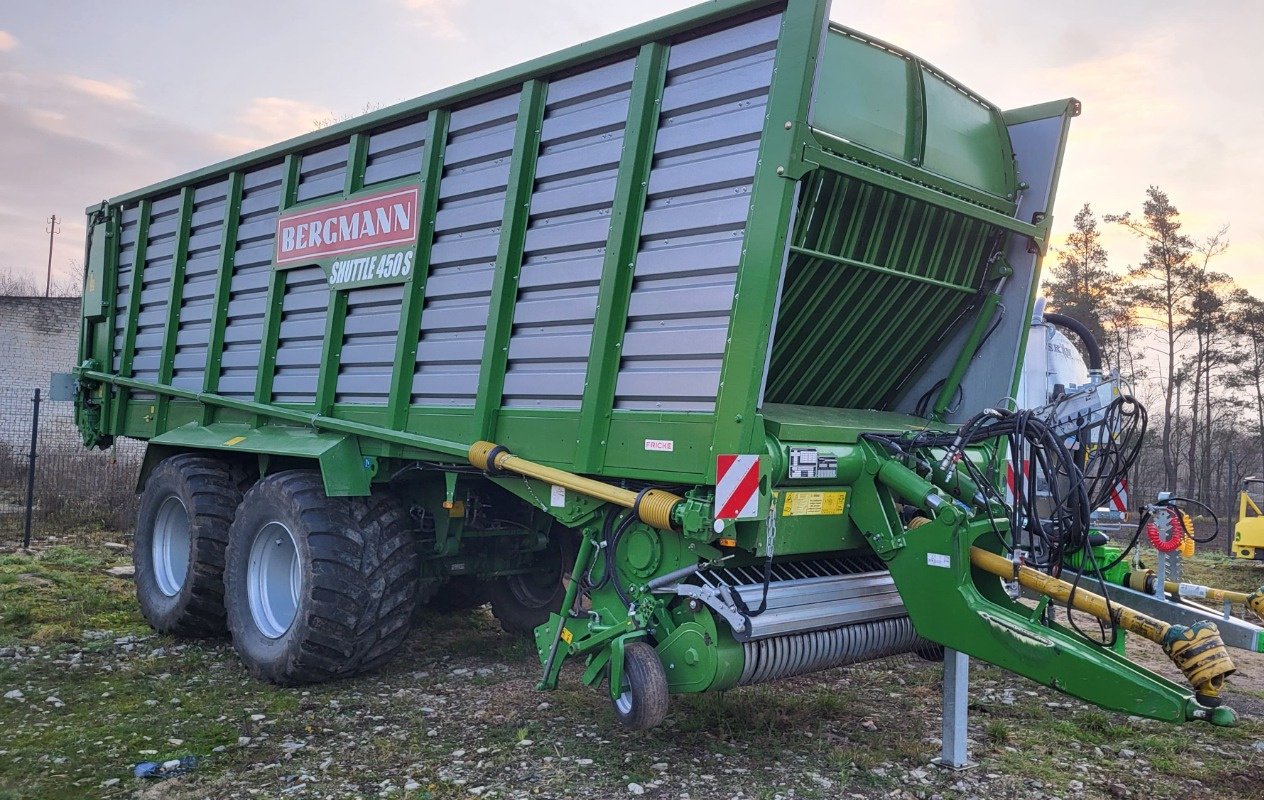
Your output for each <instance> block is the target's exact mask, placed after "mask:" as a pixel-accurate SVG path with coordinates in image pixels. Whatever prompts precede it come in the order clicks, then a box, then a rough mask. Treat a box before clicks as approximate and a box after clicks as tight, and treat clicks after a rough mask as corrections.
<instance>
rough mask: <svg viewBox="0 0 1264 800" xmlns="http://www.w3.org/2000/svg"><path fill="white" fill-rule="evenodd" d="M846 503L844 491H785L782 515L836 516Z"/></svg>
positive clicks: (841, 511)
mask: <svg viewBox="0 0 1264 800" xmlns="http://www.w3.org/2000/svg"><path fill="white" fill-rule="evenodd" d="M846 503H847V493H846V492H786V502H785V504H784V505H783V506H782V507H781V516H783V517H821V516H837V515H839V514H841V513H843V506H844V505H846Z"/></svg>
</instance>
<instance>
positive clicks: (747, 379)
mask: <svg viewBox="0 0 1264 800" xmlns="http://www.w3.org/2000/svg"><path fill="white" fill-rule="evenodd" d="M824 33H825V4H824V3H817V2H795V1H794V0H792V2H790V3H789V4H788V5H787V6H786V10H785V12H784V13H783V15H782V19H781V33H780V36H779V38H778V43H777V54H776V57H775V60H774V62H773V79H772V86H771V87H770V89H769V93H768V112H767V115H766V116H765V122H764V131H763V135H762V137H761V144H760V149H759V162H758V167H757V168H756V173H755V180H754V184H753V185H752V187H751V201H750V208H751V211H750V215H749V217H748V218H747V220H746V245H745V249H744V251H743V253H742V258H741V264H740V266H739V267H738V276H737V285H736V286H735V287H734V293H733V308H732V314H731V316H730V318H729V328H728V335H727V339H726V341H727V353H726V355H725V359H724V366H723V368H722V369H721V372H720V386H719V391H718V393H717V396H716V401H715V433H714V435H713V439H712V445H711V446H712V450H713V452H714V453H715V454H721V453H748V452H756V451H757V449H758V448H762V446H763V430H762V428H761V427H760V426H759V425H757V422H758V420H757V419H756V418H755V416H756V415H755V410H756V403H757V402H758V401H757V398H758V397H759V395H760V394H761V386H762V382H763V375H764V366H765V365H766V364H767V357H768V348H769V341H770V339H771V337H772V316H773V309H774V308H775V306H776V302H777V297H776V295H777V287H778V285H779V284H780V281H781V272H782V269H783V267H784V265H785V263H786V256H787V253H786V245H787V239H788V238H789V233H790V221H791V219H792V218H793V216H794V205H795V198H796V197H797V195H798V192H797V188H798V185H799V184H798V182H797V181H795V180H793V179H792V178H791V177H790V175H788V174H787V173H788V172H789V171H790V170H791V168H792V167H793V166H794V165H795V164H796V163H798V162H799V161H800V160H801V156H802V140H801V133H800V131H799V126H798V125H796V122H797V121H798V120H803V119H806V118H807V115H808V109H809V107H810V105H811V100H812V85H813V83H814V81H815V79H816V63H817V58H818V56H819V54H820V51H821V37H822V36H823V35H824ZM714 472H715V462H714V461H712V462H711V464H710V466H709V467H708V473H709V474H710V475H712V476H713V475H714Z"/></svg>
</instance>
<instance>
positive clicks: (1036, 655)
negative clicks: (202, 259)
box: [851, 462, 1210, 722]
mask: <svg viewBox="0 0 1264 800" xmlns="http://www.w3.org/2000/svg"><path fill="white" fill-rule="evenodd" d="M889 463H894V462H889ZM901 469H903V468H901ZM856 489H860V487H859V486H857V487H856ZM892 491H895V490H894V489H893V490H892ZM901 494H904V493H901ZM884 495H885V493H884V492H882V491H880V490H879V491H876V492H874V493H873V494H872V495H869V496H868V497H866V501H865V502H864V503H859V502H854V503H853V504H852V506H851V507H852V509H853V511H852V518H853V520H854V521H855V523H856V524H857V525H858V526H859V527H860V528H861V530H862V531H864V533H865V534H866V535H867V536H870V537H871V541H872V542H873V545H874V549H875V550H876V551H878V552H879V554H881V555H882V556H883V558H884V560H885V561H886V563H887V567H888V568H889V569H890V571H891V576H892V577H893V578H894V579H895V583H896V587H897V588H898V589H899V591H900V597H901V599H902V600H903V601H904V606H905V608H906V609H907V610H908V613H909V617H910V618H911V619H912V620H913V624H914V625H915V626H917V630H918V632H919V633H920V634H921V635H922V636H924V637H926V638H928V639H931V640H932V641H935V642H939V643H940V644H943V645H944V646H946V647H951V648H953V649H954V650H959V651H961V652H963V653H967V654H968V655H970V656H973V657H975V658H979V659H982V660H983V661H987V662H989V663H991V664H995V665H997V666H999V667H1001V668H1003V669H1007V670H1009V671H1011V672H1014V673H1017V674H1019V675H1022V676H1024V677H1027V678H1030V679H1031V680H1034V681H1036V682H1038V683H1041V684H1043V685H1045V686H1050V687H1052V688H1054V689H1058V690H1059V691H1062V692H1065V693H1067V694H1070V695H1072V696H1074V697H1078V698H1081V699H1083V700H1085V701H1087V702H1089V703H1093V704H1095V705H1098V706H1101V707H1103V708H1108V709H1112V710H1115V711H1120V712H1123V713H1126V714H1136V715H1138V716H1144V717H1149V718H1152V719H1160V720H1166V721H1169V722H1184V721H1186V720H1191V719H1206V718H1209V717H1210V714H1209V713H1208V711H1207V710H1206V709H1203V708H1202V707H1201V706H1199V705H1198V703H1197V701H1196V700H1195V699H1194V695H1193V693H1192V692H1191V691H1189V690H1188V689H1186V688H1185V687H1182V686H1180V685H1178V684H1176V683H1173V682H1171V681H1168V680H1166V679H1164V678H1162V677H1160V676H1158V675H1155V674H1153V673H1151V672H1149V671H1147V670H1145V669H1143V668H1141V667H1139V666H1137V665H1135V664H1133V663H1132V662H1130V661H1128V660H1127V659H1125V658H1122V657H1121V656H1119V655H1117V654H1115V653H1114V652H1111V651H1110V650H1107V649H1105V648H1102V647H1099V646H1097V645H1094V644H1092V643H1090V642H1089V641H1088V640H1086V639H1084V638H1083V637H1080V636H1078V635H1076V634H1074V633H1072V632H1070V631H1067V630H1065V629H1062V628H1058V627H1048V626H1042V625H1039V624H1037V623H1036V622H1033V620H1032V619H1031V616H1030V615H1031V610H1030V609H1029V608H1027V607H1026V606H1023V605H1021V604H1019V603H1016V602H1014V601H1013V600H1011V599H1010V598H1009V597H1008V595H1006V594H1005V591H1004V589H1003V588H1002V586H1001V582H1000V580H999V579H998V578H996V577H995V576H993V575H990V574H987V573H982V572H980V571H978V570H975V569H973V568H972V567H971V565H970V548H971V547H972V546H975V545H977V546H981V547H984V548H985V549H988V550H991V551H993V552H1000V551H1001V550H1002V546H1001V542H1000V541H999V540H998V539H997V538H996V534H995V532H994V526H996V525H998V524H999V525H1003V524H1004V522H1003V521H1000V520H977V521H974V522H969V523H967V522H964V521H963V520H962V519H961V517H960V514H958V513H957V512H956V510H955V509H954V508H953V507H952V506H949V505H944V506H941V507H940V508H939V510H938V513H937V514H935V515H934V517H935V518H934V519H933V521H932V522H930V523H929V524H926V525H922V526H921V527H918V528H916V529H913V530H910V531H908V532H907V534H905V535H904V536H903V544H902V546H900V547H893V546H892V545H891V542H892V538H893V531H892V523H893V521H895V520H896V519H897V518H894V517H893V514H894V510H895V503H894V500H893V498H892V497H891V496H890V495H886V496H884ZM905 499H906V500H907V499H908V498H907V495H906V496H905ZM874 501H877V502H878V504H879V505H880V506H884V507H885V508H886V509H887V511H886V512H885V513H882V512H881V511H872V510H870V509H869V508H868V507H869V506H871V504H872V503H873V502H874ZM858 508H859V509H864V510H865V512H866V513H857V509H858ZM896 524H897V525H898V522H896Z"/></svg>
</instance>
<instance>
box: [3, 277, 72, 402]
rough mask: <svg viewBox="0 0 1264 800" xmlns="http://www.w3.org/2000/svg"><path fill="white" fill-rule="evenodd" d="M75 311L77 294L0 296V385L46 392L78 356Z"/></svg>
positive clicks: (17, 390) (5, 387)
mask: <svg viewBox="0 0 1264 800" xmlns="http://www.w3.org/2000/svg"><path fill="white" fill-rule="evenodd" d="M79 313H80V302H79V298H77V297H0V389H4V390H6V391H7V392H25V393H27V394H30V393H31V392H32V391H33V390H34V389H35V387H37V386H38V387H39V388H40V389H41V390H42V392H43V393H44V394H45V395H47V393H48V385H49V376H50V375H52V373H54V372H69V371H70V370H71V368H72V367H74V365H75V361H76V360H77V359H78V349H79Z"/></svg>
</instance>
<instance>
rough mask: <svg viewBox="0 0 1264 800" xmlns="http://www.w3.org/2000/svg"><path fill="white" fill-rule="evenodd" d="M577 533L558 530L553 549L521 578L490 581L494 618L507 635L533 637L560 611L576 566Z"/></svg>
mask: <svg viewBox="0 0 1264 800" xmlns="http://www.w3.org/2000/svg"><path fill="white" fill-rule="evenodd" d="M573 540H574V534H572V533H571V532H570V531H568V530H566V529H565V528H561V527H554V529H553V534H552V536H551V537H550V539H549V548H548V549H547V550H545V551H544V552H543V553H541V554H540V556H539V557H538V560H537V565H536V566H537V568H536V569H535V570H534V571H532V572H527V573H522V574H519V575H505V576H503V577H500V578H493V579H492V580H491V581H489V582H488V584H489V586H488V592H489V594H490V595H491V603H492V616H494V617H496V619H497V621H499V622H500V627H501V629H502V630H504V631H505V633H512V634H516V635H521V636H529V635H531V634H532V633H533V632H534V631H535V629H536V628H538V627H540V626H541V625H543V624H544V623H546V622H548V621H549V615H550V614H555V613H557V612H559V611H560V610H561V608H562V599H563V598H564V597H565V595H566V584H565V583H564V581H565V580H567V579H569V577H570V569H571V566H572V565H573V564H574V563H575V550H576V547H575V545H574V543H573Z"/></svg>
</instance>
